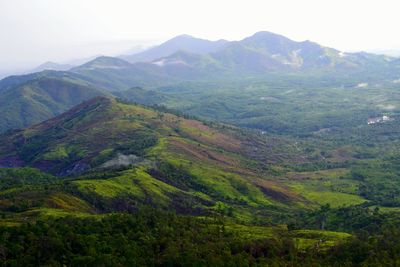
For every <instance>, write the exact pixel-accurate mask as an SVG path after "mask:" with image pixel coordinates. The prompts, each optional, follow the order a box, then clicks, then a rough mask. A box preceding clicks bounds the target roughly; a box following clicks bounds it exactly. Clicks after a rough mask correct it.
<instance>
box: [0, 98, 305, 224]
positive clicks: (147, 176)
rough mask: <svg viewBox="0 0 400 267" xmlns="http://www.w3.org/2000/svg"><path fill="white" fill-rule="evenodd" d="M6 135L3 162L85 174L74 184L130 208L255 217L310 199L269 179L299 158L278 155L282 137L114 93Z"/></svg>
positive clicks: (62, 173)
mask: <svg viewBox="0 0 400 267" xmlns="http://www.w3.org/2000/svg"><path fill="white" fill-rule="evenodd" d="M2 140H4V142H2V144H1V148H0V151H1V153H0V166H1V167H8V168H10V167H14V168H16V167H34V168H37V169H40V170H41V171H43V172H46V173H50V174H52V175H56V176H61V177H65V176H70V177H71V176H72V177H77V176H82V175H83V176H82V177H83V178H78V180H75V181H73V182H71V184H72V185H73V186H74V187H76V190H77V191H78V192H80V194H84V195H94V196H96V198H100V199H103V200H104V201H106V202H105V203H108V202H107V201H109V200H116V199H121V198H122V201H123V202H124V203H125V204H124V205H125V208H127V209H130V208H134V207H135V206H136V205H138V203H142V204H145V203H153V204H154V205H155V206H163V207H167V206H168V207H170V208H173V209H178V210H180V211H183V212H190V213H191V212H200V211H202V210H203V211H205V210H213V209H217V208H218V209H224V210H225V209H226V210H227V211H229V213H230V214H231V215H235V214H236V216H244V217H247V216H248V217H251V215H250V213H249V210H248V209H249V208H255V209H256V210H258V211H259V212H262V211H263V210H265V211H267V210H268V209H270V208H271V207H278V208H282V209H288V208H289V206H290V205H289V206H288V204H290V203H291V205H292V207H294V206H301V205H302V204H301V203H306V202H307V201H306V200H305V199H303V198H302V197H300V196H299V195H297V194H296V193H294V192H293V191H291V190H290V189H289V188H287V187H286V186H284V185H283V184H280V183H278V182H274V181H273V180H271V179H269V178H268V176H269V174H268V173H270V172H271V170H269V168H270V167H271V166H273V165H279V164H280V163H282V162H283V161H285V160H289V159H292V160H296V157H298V156H296V155H295V154H293V155H291V154H290V153H289V152H288V153H286V154H282V153H279V154H274V153H276V152H275V149H276V147H277V146H278V145H279V144H280V143H281V145H283V146H284V145H285V144H284V142H283V141H280V140H278V139H275V140H273V139H271V140H269V139H268V138H265V137H264V136H262V135H258V134H254V133H246V132H244V131H240V130H238V129H236V128H233V127H231V126H227V125H219V124H213V125H207V124H205V123H203V122H200V121H197V120H193V119H186V118H183V117H180V116H177V115H173V114H171V113H165V112H161V111H158V110H154V109H150V108H146V107H143V106H139V105H133V104H128V103H123V102H120V101H118V100H116V99H113V98H107V97H96V98H93V99H91V100H88V101H85V102H83V103H82V104H80V105H78V106H76V107H74V108H72V109H71V110H69V111H67V112H65V113H63V114H61V115H59V116H57V117H55V118H53V119H50V120H47V121H45V122H43V123H40V124H37V125H35V126H32V127H30V128H28V129H26V130H21V131H15V132H12V133H7V134H5V135H3V136H2ZM300 159H301V158H300V157H298V159H297V160H300ZM100 174H101V175H100ZM85 175H94V177H95V178H90V179H87V178H86V176H85ZM99 175H100V176H99ZM58 179H60V178H58ZM64 179H65V178H64ZM68 179H70V178H68ZM132 201H133V202H132ZM134 203H136V204H134ZM103 205H105V207H102V208H106V207H107V205H111V204H110V203H108V204H103ZM293 205H294V206H293ZM97 208H98V207H97ZM108 208H110V207H108ZM108 208H106V209H108ZM239 211H240V212H239Z"/></svg>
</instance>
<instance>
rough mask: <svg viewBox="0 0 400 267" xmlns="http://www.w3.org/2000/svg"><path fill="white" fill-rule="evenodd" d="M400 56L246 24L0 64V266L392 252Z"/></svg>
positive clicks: (335, 261) (367, 260)
mask: <svg viewBox="0 0 400 267" xmlns="http://www.w3.org/2000/svg"><path fill="white" fill-rule="evenodd" d="M399 68H400V64H399V60H398V59H396V58H392V57H388V56H380V55H374V54H368V53H343V52H341V51H338V50H335V49H333V48H327V47H324V46H321V45H319V44H316V43H313V42H310V41H304V42H295V41H292V40H290V39H288V38H286V37H283V36H280V35H277V34H272V33H269V32H259V33H256V34H255V35H253V36H250V37H248V38H245V39H243V40H241V41H234V42H229V41H225V40H220V41H215V42H213V41H207V40H203V39H197V38H194V37H191V36H187V35H184V36H178V37H176V38H174V39H172V40H170V41H167V42H166V43H164V44H161V45H160V46H156V47H153V48H151V49H149V50H146V51H144V52H142V53H139V54H135V55H124V56H121V57H106V56H101V57H98V58H96V59H94V60H92V61H89V62H87V63H85V64H83V65H80V66H76V67H73V68H71V69H70V70H67V71H61V70H60V71H54V70H43V71H40V72H36V73H32V74H28V75H21V76H10V77H7V78H5V79H3V80H1V81H0V113H1V114H2V115H1V116H0V132H1V134H0V232H1V233H3V235H2V236H3V237H2V238H3V239H2V240H1V241H0V257H1V259H2V260H3V261H4V262H5V263H6V264H5V266H22V265H39V266H40V265H43V264H47V265H49V266H61V265H57V264H61V263H62V264H64V265H67V266H100V265H101V266H178V265H179V264H180V265H179V266H187V265H190V263H193V264H194V263H196V264H197V265H198V266H226V265H229V264H230V265H229V266H250V265H251V266H379V265H374V264H375V263H377V262H379V259H381V258H382V257H387V260H388V262H390V263H393V264H394V260H396V259H397V258H396V255H397V254H396V253H397V252H398V249H399V246H398V245H397V241H396V240H397V239H396V238H397V237H399V236H400V233H399V231H398V227H397V226H398V223H399V222H400V213H399V209H400V197H399V196H400V179H399V177H400V168H399V159H400V154H399V151H400V150H399V149H400V142H399V140H400V139H399V137H400V113H399V103H400V92H399V83H398V82H396V81H397V80H398V78H399V75H400V73H399ZM390 237H392V238H390ZM367 240H369V241H367ZM371 240H372V241H371ZM47 243H49V244H51V245H46V244H47ZM121 244H123V245H121ZM120 245H121V246H120ZM385 246H390V247H392V248H393V250H391V251H390V253H389V254H388V253H387V251H385V249H384V247H385ZM357 248H359V250H357ZM43 251H48V252H46V253H44V252H43ZM346 251H348V253H346ZM370 251H373V252H374V253H371V255H370V254H369V252H370ZM385 253H386V254H385ZM66 254H68V256H67V257H66V256H65V255H66ZM21 255H23V257H21ZM382 255H383V256H382ZM356 258H357V260H359V261H360V262H359V263H360V265H351V264H353V263H354V262H355V260H356ZM392 259H393V261H391V260H392ZM103 263H104V264H103ZM228 263H229V264H228ZM102 264H103V265H102ZM196 264H194V265H196ZM235 264H236V265H235ZM362 264H365V265H362ZM383 266H384V265H383ZM393 266H395V265H393Z"/></svg>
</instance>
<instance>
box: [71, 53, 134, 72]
mask: <svg viewBox="0 0 400 267" xmlns="http://www.w3.org/2000/svg"><path fill="white" fill-rule="evenodd" d="M130 66H132V65H131V64H130V63H129V62H127V61H125V60H123V59H120V58H117V57H109V56H99V57H97V58H95V59H93V60H91V61H89V62H87V63H85V64H83V65H81V66H79V67H77V68H74V70H76V69H121V68H127V67H130Z"/></svg>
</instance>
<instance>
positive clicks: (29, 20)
mask: <svg viewBox="0 0 400 267" xmlns="http://www.w3.org/2000/svg"><path fill="white" fill-rule="evenodd" d="M399 10H400V1H398V0H397V1H394V0H379V1H375V0H347V1H343V0H334V1H331V0H301V1H299V0H278V1H269V0H244V1H242V0H201V1H199V0H196V1H193V0H168V1H166V0H157V1H156V0H141V1H136V0H130V1H129V0H0V36H1V39H0V75H1V73H7V74H8V73H9V72H18V71H21V70H27V69H29V68H33V67H34V66H37V65H39V64H41V63H43V62H46V61H55V62H62V63H65V62H69V61H71V60H75V59H82V58H89V57H92V56H96V55H111V56H115V55H119V54H124V53H127V52H128V51H129V50H131V49H133V48H137V47H138V46H139V47H143V46H150V45H155V44H157V43H160V42H162V41H165V40H167V39H169V38H172V37H174V36H176V35H180V34H189V35H193V36H195V37H200V38H205V39H210V40H217V39H227V40H240V39H242V38H244V37H246V36H250V35H252V34H254V33H255V32H257V31H271V32H274V33H278V34H282V35H285V36H287V37H289V38H291V39H293V40H296V41H304V40H311V41H315V42H317V43H320V44H322V45H325V46H329V47H333V48H336V49H339V50H343V51H360V50H364V51H386V50H399V51H400V34H398V26H399V25H400V16H399V15H398V12H399Z"/></svg>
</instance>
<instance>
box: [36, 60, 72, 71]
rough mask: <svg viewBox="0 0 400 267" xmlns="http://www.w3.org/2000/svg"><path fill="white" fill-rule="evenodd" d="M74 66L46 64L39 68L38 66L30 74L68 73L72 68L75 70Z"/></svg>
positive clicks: (54, 63)
mask: <svg viewBox="0 0 400 267" xmlns="http://www.w3.org/2000/svg"><path fill="white" fill-rule="evenodd" d="M73 67H74V65H70V64H59V63H56V62H51V61H48V62H45V63H43V64H41V65H39V66H37V67H36V68H34V69H33V70H31V71H30V72H40V71H44V70H61V71H66V70H69V69H71V68H73Z"/></svg>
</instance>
